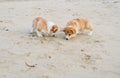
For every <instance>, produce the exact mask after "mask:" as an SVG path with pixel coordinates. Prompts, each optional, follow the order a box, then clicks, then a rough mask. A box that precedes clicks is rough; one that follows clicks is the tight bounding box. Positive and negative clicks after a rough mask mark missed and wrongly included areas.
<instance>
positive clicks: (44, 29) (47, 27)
mask: <svg viewBox="0 0 120 78" xmlns="http://www.w3.org/2000/svg"><path fill="white" fill-rule="evenodd" d="M57 31H58V25H57V24H55V23H53V22H51V21H46V20H45V19H44V18H42V17H37V18H35V19H34V20H33V24H32V31H31V32H32V33H36V35H37V36H38V37H43V36H44V35H47V36H49V35H50V36H55V33H56V32H57Z"/></svg>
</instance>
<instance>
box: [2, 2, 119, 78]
mask: <svg viewBox="0 0 120 78" xmlns="http://www.w3.org/2000/svg"><path fill="white" fill-rule="evenodd" d="M36 16H42V17H44V18H46V19H48V20H51V21H54V22H56V23H57V24H58V25H60V26H65V24H66V22H67V21H69V20H71V19H73V18H76V17H83V18H87V19H89V20H90V21H91V22H92V24H93V26H94V33H93V36H87V35H85V34H81V35H79V36H77V37H76V38H73V39H71V40H69V41H66V40H64V39H63V36H64V34H63V33H58V34H57V37H56V38H53V37H45V38H33V37H31V36H30V34H29V33H30V27H31V25H32V20H33V19H34V18H35V17H36ZM119 21H120V0H33V1H32V0H21V1H20V0H0V78H120V31H119V29H120V22H119ZM26 63H27V64H26Z"/></svg>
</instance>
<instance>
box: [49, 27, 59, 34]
mask: <svg viewBox="0 0 120 78" xmlns="http://www.w3.org/2000/svg"><path fill="white" fill-rule="evenodd" d="M57 30H58V26H57V25H53V27H52V28H51V30H50V32H52V33H55V32H56V31H57Z"/></svg>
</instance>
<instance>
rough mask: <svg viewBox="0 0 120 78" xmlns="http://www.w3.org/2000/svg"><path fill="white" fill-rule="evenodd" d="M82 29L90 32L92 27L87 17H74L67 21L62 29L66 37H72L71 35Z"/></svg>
mask: <svg viewBox="0 0 120 78" xmlns="http://www.w3.org/2000/svg"><path fill="white" fill-rule="evenodd" d="M83 30H89V31H91V32H92V31H93V28H92V26H91V25H90V22H89V21H88V20H87V19H80V18H76V19H73V20H71V21H69V22H68V23H67V25H66V27H65V28H64V29H63V31H64V32H65V35H66V36H67V37H68V38H69V37H70V38H71V37H73V35H74V36H76V35H77V34H78V33H79V31H83ZM67 40H68V39H67Z"/></svg>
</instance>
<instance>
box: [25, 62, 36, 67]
mask: <svg viewBox="0 0 120 78" xmlns="http://www.w3.org/2000/svg"><path fill="white" fill-rule="evenodd" d="M25 65H26V66H28V67H35V66H36V65H37V64H34V65H30V64H28V63H27V62H25Z"/></svg>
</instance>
